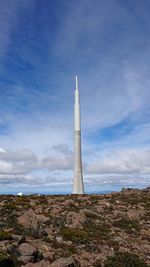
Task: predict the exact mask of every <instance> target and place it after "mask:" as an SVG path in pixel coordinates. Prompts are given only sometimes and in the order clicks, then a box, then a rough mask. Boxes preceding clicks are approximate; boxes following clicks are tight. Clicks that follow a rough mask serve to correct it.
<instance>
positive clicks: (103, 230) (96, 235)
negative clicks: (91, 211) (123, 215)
mask: <svg viewBox="0 0 150 267" xmlns="http://www.w3.org/2000/svg"><path fill="white" fill-rule="evenodd" d="M84 230H85V231H86V232H87V233H88V236H89V238H90V240H92V239H95V240H100V239H103V240H107V239H109V235H110V230H111V229H110V226H109V225H107V224H104V223H99V224H96V223H95V222H94V221H93V219H91V218H88V219H87V220H86V221H85V223H84Z"/></svg>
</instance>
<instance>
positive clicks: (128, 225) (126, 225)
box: [113, 218, 140, 232]
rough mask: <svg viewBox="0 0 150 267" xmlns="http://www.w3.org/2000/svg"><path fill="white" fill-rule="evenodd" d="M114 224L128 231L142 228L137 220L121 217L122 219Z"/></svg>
mask: <svg viewBox="0 0 150 267" xmlns="http://www.w3.org/2000/svg"><path fill="white" fill-rule="evenodd" d="M113 226H115V227H118V228H121V229H124V230H125V231H126V232H132V230H133V229H135V230H136V231H139V230H140V227H139V224H138V222H137V221H135V220H130V219H126V218H121V219H120V220H118V221H115V222H113Z"/></svg>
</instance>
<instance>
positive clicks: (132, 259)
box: [104, 252, 149, 267]
mask: <svg viewBox="0 0 150 267" xmlns="http://www.w3.org/2000/svg"><path fill="white" fill-rule="evenodd" d="M104 267H149V265H147V264H146V263H145V262H144V261H143V260H141V259H140V258H139V256H138V255H136V254H133V253H129V252H116V253H115V255H114V256H112V257H108V259H107V260H106V262H105V265H104Z"/></svg>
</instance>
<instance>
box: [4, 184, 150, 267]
mask: <svg viewBox="0 0 150 267" xmlns="http://www.w3.org/2000/svg"><path fill="white" fill-rule="evenodd" d="M126 261H127V262H128V265H125V264H126V263H125V262H126ZM149 264H150V188H146V189H143V190H138V189H123V190H122V191H121V192H120V193H112V194H105V195H60V196H44V195H42V196H37V195H30V196H12V195H1V196H0V266H1V267H2V266H3V267H5V266H7V267H9V266H12V267H14V266H15V267H17V266H18V267H20V266H25V267H77V266H80V267H88V266H89V267H94V266H95V267H98V266H99V267H104V266H105V267H111V266H112V267H113V266H116V267H121V266H122V267H124V266H129V267H130V266H135V267H138V266H139V267H146V266H149Z"/></svg>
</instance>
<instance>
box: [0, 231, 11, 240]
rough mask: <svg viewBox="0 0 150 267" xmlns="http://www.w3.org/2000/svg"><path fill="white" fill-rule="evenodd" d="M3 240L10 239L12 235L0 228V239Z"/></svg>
mask: <svg viewBox="0 0 150 267" xmlns="http://www.w3.org/2000/svg"><path fill="white" fill-rule="evenodd" d="M3 240H12V236H11V234H10V233H8V232H5V231H4V230H0V241H3Z"/></svg>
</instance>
